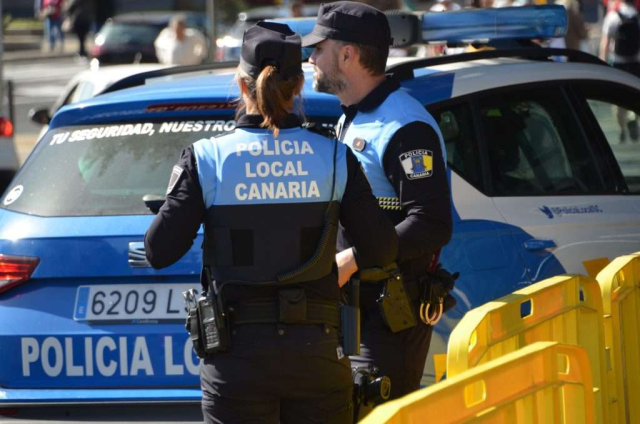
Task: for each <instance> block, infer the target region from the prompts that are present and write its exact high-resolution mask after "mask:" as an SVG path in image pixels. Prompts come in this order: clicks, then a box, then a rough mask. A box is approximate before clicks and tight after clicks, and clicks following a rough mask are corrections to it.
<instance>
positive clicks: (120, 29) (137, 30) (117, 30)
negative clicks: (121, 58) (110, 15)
mask: <svg viewBox="0 0 640 424" xmlns="http://www.w3.org/2000/svg"><path fill="white" fill-rule="evenodd" d="M162 28H164V27H163V26H162V25H151V24H143V23H141V22H137V23H135V24H130V23H126V24H125V23H112V24H110V25H109V24H107V25H105V26H104V28H103V29H102V31H100V35H101V36H103V37H104V44H108V45H114V46H115V45H120V44H149V43H153V42H154V41H155V39H156V37H157V36H158V34H159V33H160V31H161V30H162Z"/></svg>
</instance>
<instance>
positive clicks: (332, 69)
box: [309, 40, 347, 94]
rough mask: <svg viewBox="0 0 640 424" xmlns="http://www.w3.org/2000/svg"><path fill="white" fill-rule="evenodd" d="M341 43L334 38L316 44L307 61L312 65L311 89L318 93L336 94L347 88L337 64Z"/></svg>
mask: <svg viewBox="0 0 640 424" xmlns="http://www.w3.org/2000/svg"><path fill="white" fill-rule="evenodd" d="M341 47H342V45H341V44H340V43H338V42H336V41H334V40H324V41H322V42H320V43H318V44H316V48H315V50H314V51H313V54H312V55H311V57H310V58H309V63H311V64H312V65H313V67H314V70H315V73H314V74H313V89H314V90H316V91H318V92H320V93H329V94H338V93H340V92H342V91H343V90H344V89H345V88H347V82H346V79H345V77H344V74H343V73H342V71H341V70H340V68H339V66H338V55H339V52H340V49H341Z"/></svg>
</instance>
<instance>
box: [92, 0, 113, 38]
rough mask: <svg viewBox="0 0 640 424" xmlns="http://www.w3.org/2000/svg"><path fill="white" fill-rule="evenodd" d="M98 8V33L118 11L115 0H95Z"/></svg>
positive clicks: (96, 29)
mask: <svg viewBox="0 0 640 424" xmlns="http://www.w3.org/2000/svg"><path fill="white" fill-rule="evenodd" d="M95 2H96V3H95V9H96V28H95V31H96V33H97V32H98V31H100V28H102V26H103V25H104V23H105V22H107V19H109V18H110V17H112V16H113V15H114V14H115V13H116V6H115V4H114V2H113V0H95Z"/></svg>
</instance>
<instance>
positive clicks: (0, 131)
mask: <svg viewBox="0 0 640 424" xmlns="http://www.w3.org/2000/svg"><path fill="white" fill-rule="evenodd" d="M12 135H13V124H12V123H11V121H9V120H8V119H7V118H2V117H0V137H11V136H12Z"/></svg>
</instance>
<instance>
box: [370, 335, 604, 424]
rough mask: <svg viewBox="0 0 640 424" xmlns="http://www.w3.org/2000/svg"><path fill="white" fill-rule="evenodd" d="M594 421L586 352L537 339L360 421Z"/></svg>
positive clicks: (523, 423) (530, 423) (505, 423)
mask: <svg viewBox="0 0 640 424" xmlns="http://www.w3.org/2000/svg"><path fill="white" fill-rule="evenodd" d="M470 421H472V422H474V423H492V424H493V423H497V424H501V423H503V424H534V423H541V424H543V423H544V424H547V423H549V424H553V423H558V424H559V423H563V424H564V423H566V424H580V423H588V424H593V423H595V402H594V396H593V384H592V380H591V370H590V367H589V358H588V356H587V352H586V351H585V350H584V349H583V348H581V347H580V346H573V345H562V344H558V343H556V342H538V343H534V344H532V345H531V346H528V347H526V348H523V349H520V350H518V351H517V352H513V353H510V354H507V355H505V356H503V357H502V358H499V359H496V360H494V361H491V362H488V363H486V364H484V365H481V366H479V367H477V368H473V369H471V370H468V371H466V372H464V373H462V374H459V375H457V376H455V377H452V378H448V379H447V380H445V381H443V382H441V383H437V384H434V385H433V386H430V387H427V388H425V389H422V390H418V391H416V392H414V393H412V394H410V395H407V396H405V397H403V398H401V399H398V400H395V401H393V402H388V403H385V404H384V405H381V406H379V407H377V408H376V409H374V410H373V411H372V412H371V413H370V414H369V415H368V416H367V417H366V418H365V419H364V420H362V421H361V422H360V423H361V424H379V423H389V424H396V423H398V424H399V423H403V424H404V423H429V422H438V423H442V424H448V423H463V422H470Z"/></svg>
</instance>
